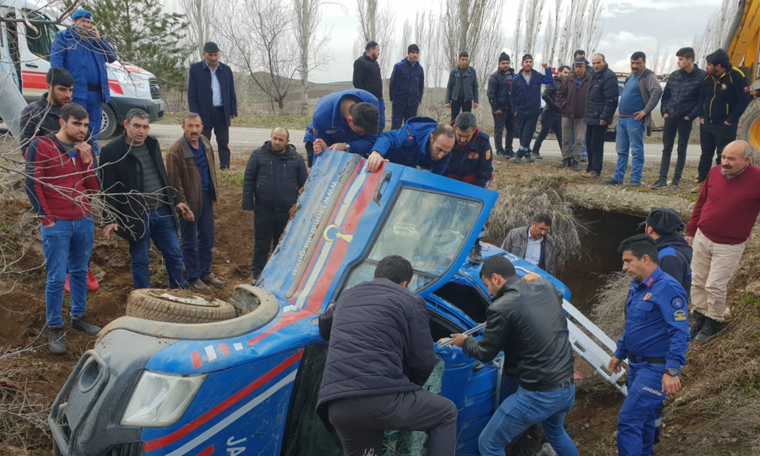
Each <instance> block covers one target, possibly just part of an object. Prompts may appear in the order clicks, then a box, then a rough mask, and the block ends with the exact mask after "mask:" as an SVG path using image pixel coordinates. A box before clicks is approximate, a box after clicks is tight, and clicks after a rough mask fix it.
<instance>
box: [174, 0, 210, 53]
mask: <svg viewBox="0 0 760 456" xmlns="http://www.w3.org/2000/svg"><path fill="white" fill-rule="evenodd" d="M181 6H182V11H183V12H184V13H185V18H187V25H188V30H187V32H188V33H187V38H188V40H189V41H190V44H191V46H192V47H193V48H195V49H197V51H198V53H197V56H198V57H202V55H203V44H204V43H206V42H207V41H210V37H211V36H212V35H213V22H214V8H213V5H212V4H211V2H209V1H208V0H182V5H181Z"/></svg>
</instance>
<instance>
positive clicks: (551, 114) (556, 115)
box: [533, 65, 570, 160]
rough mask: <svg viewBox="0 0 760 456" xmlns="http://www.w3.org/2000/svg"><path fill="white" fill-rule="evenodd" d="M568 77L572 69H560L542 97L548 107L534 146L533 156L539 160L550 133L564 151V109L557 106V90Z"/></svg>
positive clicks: (545, 108) (544, 111)
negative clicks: (542, 146)
mask: <svg viewBox="0 0 760 456" xmlns="http://www.w3.org/2000/svg"><path fill="white" fill-rule="evenodd" d="M568 76H570V67H569V66H567V65H562V66H561V67H559V71H558V72H557V76H556V77H554V78H552V85H550V86H548V87H546V89H545V90H544V94H543V95H541V98H542V99H543V100H544V101H545V102H546V106H545V107H544V110H543V111H542V112H541V132H540V133H539V134H538V138H536V142H535V143H534V144H533V156H534V157H536V158H537V159H539V160H540V159H542V158H543V157H542V156H541V145H542V144H543V143H544V140H545V139H546V137H547V136H549V133H550V132H554V136H555V137H556V138H557V143H558V144H559V149H560V151H561V150H562V109H561V108H560V107H559V105H558V104H557V90H558V89H559V86H560V84H562V81H563V80H564V79H565V78H567V77H568Z"/></svg>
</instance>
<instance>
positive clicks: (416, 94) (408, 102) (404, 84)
mask: <svg viewBox="0 0 760 456" xmlns="http://www.w3.org/2000/svg"><path fill="white" fill-rule="evenodd" d="M407 53H408V55H407V57H406V58H405V59H404V60H402V61H400V62H399V63H397V64H396V65H394V67H393V73H391V83H390V90H389V92H390V97H391V103H393V108H392V109H393V111H392V116H393V119H392V121H391V130H398V129H399V128H401V125H403V124H404V122H406V121H407V120H409V119H410V118H412V117H415V116H416V115H417V108H419V106H420V102H421V101H422V93H423V92H424V91H425V70H424V69H422V65H420V62H419V59H420V48H419V46H417V45H416V44H410V45H409V47H408V48H407Z"/></svg>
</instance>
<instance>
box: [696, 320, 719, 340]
mask: <svg viewBox="0 0 760 456" xmlns="http://www.w3.org/2000/svg"><path fill="white" fill-rule="evenodd" d="M721 329H723V325H722V324H721V322H719V321H715V320H713V319H712V318H710V317H705V324H704V325H702V329H701V330H700V331H699V333H698V334H697V337H695V338H694V342H696V343H698V344H701V343H702V342H706V341H708V340H710V339H712V338H713V337H715V336H717V335H718V333H719V332H720V330H721Z"/></svg>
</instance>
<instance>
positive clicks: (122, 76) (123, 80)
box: [111, 68, 145, 89]
mask: <svg viewBox="0 0 760 456" xmlns="http://www.w3.org/2000/svg"><path fill="white" fill-rule="evenodd" d="M111 71H112V72H113V74H114V76H116V80H117V81H119V84H121V85H123V86H129V87H134V88H136V89H142V88H143V87H145V79H143V78H142V77H141V76H140V75H137V74H132V73H130V72H129V71H127V70H124V69H121V68H111Z"/></svg>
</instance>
